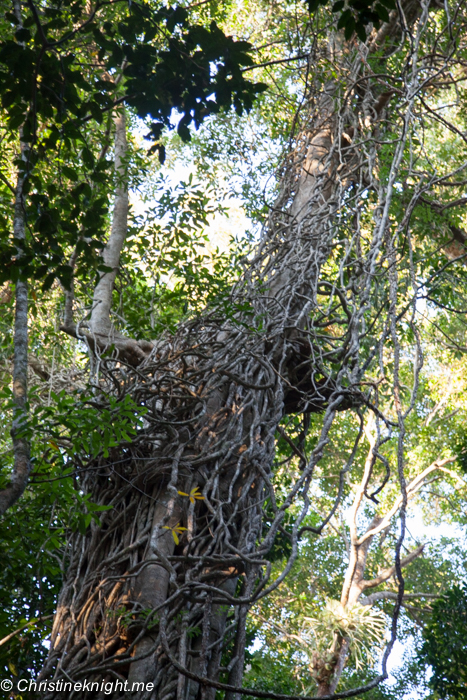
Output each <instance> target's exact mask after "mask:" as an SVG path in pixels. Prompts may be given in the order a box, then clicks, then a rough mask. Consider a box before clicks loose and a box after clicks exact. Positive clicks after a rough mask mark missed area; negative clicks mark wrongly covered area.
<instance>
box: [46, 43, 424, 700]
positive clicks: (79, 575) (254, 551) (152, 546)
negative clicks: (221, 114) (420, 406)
mask: <svg viewBox="0 0 467 700" xmlns="http://www.w3.org/2000/svg"><path fill="white" fill-rule="evenodd" d="M416 46H417V44H416V42H415V43H414V44H413V45H412V47H411V48H410V49H409V58H410V60H412V61H413V63H414V64H415V63H416V51H417V48H416ZM413 47H415V48H413ZM361 51H363V48H362V47H361V46H359V47H353V53H352V51H350V50H349V52H348V54H343V55H342V57H341V63H342V65H339V70H340V71H341V73H340V75H339V78H340V80H341V82H339V81H338V80H337V79H336V87H335V89H334V88H332V87H330V85H329V81H327V82H325V83H324V84H325V88H324V89H323V88H322V84H321V83H320V87H317V88H316V94H315V95H314V96H313V99H311V100H310V102H309V108H308V111H307V113H306V114H305V115H302V116H303V121H304V124H303V128H302V129H301V131H300V132H299V134H298V136H297V137H296V139H295V140H294V143H293V149H292V152H291V153H290V154H289V157H288V158H287V160H286V163H285V165H284V168H283V172H282V186H281V192H280V195H279V198H278V200H277V202H276V203H275V206H274V208H273V210H272V212H271V216H270V219H269V222H268V225H267V227H266V229H265V231H264V234H263V237H262V240H261V242H260V244H259V246H258V248H257V249H256V251H255V254H254V256H253V259H252V260H251V261H250V265H249V267H248V269H247V271H246V272H245V275H244V276H243V278H242V280H241V281H240V283H239V284H238V285H237V286H236V288H235V289H234V291H233V293H232V299H231V303H232V313H231V314H230V318H228V319H227V320H226V319H222V320H221V321H219V313H218V311H216V310H212V311H210V310H207V311H206V313H205V314H204V315H203V317H202V318H200V319H194V320H192V321H189V322H186V323H185V324H181V326H180V328H179V329H178V331H177V333H175V334H174V336H171V337H169V336H167V337H165V338H164V339H162V340H160V341H159V342H158V343H155V344H154V348H153V349H152V351H150V352H147V353H144V359H143V360H142V361H141V363H140V364H139V365H138V367H137V369H135V370H131V368H125V369H124V368H123V367H122V366H121V364H120V363H119V362H118V361H115V360H112V359H108V360H106V359H103V360H102V363H101V372H102V377H103V379H102V384H103V388H104V389H106V390H108V391H110V390H112V391H114V392H116V394H117V395H118V396H120V397H122V396H124V395H125V394H128V393H129V394H130V395H131V396H132V398H133V399H134V401H135V403H136V405H138V406H144V407H145V408H146V409H147V413H146V415H145V417H144V420H145V428H144V430H143V431H141V433H140V434H139V435H138V436H137V438H135V440H134V441H133V442H131V443H124V444H122V445H121V446H120V447H119V448H115V449H114V450H113V451H112V453H111V454H110V456H109V457H108V458H104V457H102V456H101V457H99V458H97V459H95V460H89V462H88V467H90V468H89V469H88V470H86V469H83V473H82V477H81V480H80V486H81V487H82V488H83V490H84V491H85V492H87V493H89V494H90V496H91V499H92V500H93V501H94V502H97V503H99V504H102V505H107V506H112V508H111V509H110V510H107V511H105V512H104V513H103V515H102V517H101V523H100V524H98V523H96V522H91V525H90V527H89V528H88V530H87V531H86V533H85V534H77V533H75V534H74V535H73V536H72V538H71V541H70V547H69V549H68V555H69V558H70V559H69V566H68V570H67V576H66V580H65V583H64V587H63V591H62V594H61V597H60V601H59V606H58V611H57V615H56V619H55V622H54V629H53V633H52V644H51V649H50V653H49V657H48V660H47V663H46V665H45V667H44V669H43V670H42V673H41V676H40V679H51V678H53V679H60V678H73V679H74V680H79V679H83V678H87V679H89V678H90V676H92V677H93V678H95V679H96V680H98V681H99V682H101V681H106V680H110V679H112V678H115V677H118V678H119V679H121V680H131V681H133V679H136V678H138V681H142V682H152V683H153V684H154V688H153V689H151V690H146V691H144V692H139V694H138V698H140V699H141V700H143V698H144V699H146V698H147V699H150V700H156V698H157V700H204V699H205V698H206V700H208V698H209V700H212V698H213V696H214V689H215V688H220V689H222V690H224V691H226V692H227V697H228V698H229V700H238V698H239V696H240V695H241V684H242V679H243V654H244V649H245V623H246V613H247V611H248V609H249V607H250V606H251V605H252V603H253V602H255V601H256V600H258V599H259V598H260V597H261V596H263V595H266V594H267V593H268V592H270V591H271V590H273V589H274V587H276V586H278V585H280V582H281V581H282V580H283V578H284V577H285V576H286V575H287V573H288V571H290V568H291V566H292V564H293V561H294V560H295V558H296V556H297V555H298V542H299V536H300V532H301V526H302V523H303V519H304V518H305V516H306V514H307V512H308V503H309V500H308V489H309V487H310V483H311V479H312V477H313V471H314V468H315V466H316V464H317V463H318V462H319V460H320V459H321V457H322V454H323V451H324V449H325V446H326V444H327V442H328V440H329V434H330V430H331V427H332V424H333V421H334V418H335V415H336V411H337V410H342V409H346V408H349V407H352V406H354V405H361V404H363V403H365V402H367V403H368V402H369V399H368V394H365V393H364V391H363V389H362V384H361V380H362V377H363V376H364V373H365V371H366V368H367V367H368V365H369V364H370V361H371V359H370V360H368V355H370V356H371V357H374V356H375V355H376V352H377V350H376V349H375V348H378V347H379V343H380V339H377V340H375V339H374V338H373V335H372V332H371V333H370V332H369V331H368V321H367V320H366V319H367V314H368V309H369V307H370V301H371V298H372V297H371V295H372V293H373V291H372V290H373V288H374V287H373V285H378V284H379V285H380V286H379V287H378V294H379V293H380V292H381V290H383V292H384V294H386V292H387V289H386V287H384V285H385V284H386V277H387V272H386V268H385V267H384V265H383V263H382V262H381V261H382V260H383V261H384V263H386V262H387V257H385V251H384V246H385V244H386V243H387V241H388V236H389V233H388V231H389V228H390V225H391V222H390V217H389V207H390V203H391V197H392V193H393V190H394V184H395V178H396V174H397V173H398V169H399V167H400V164H401V161H402V157H403V153H404V148H405V143H406V139H407V134H408V124H409V121H410V118H411V114H412V113H411V109H412V105H413V99H414V94H415V93H414V91H413V81H412V82H411V80H412V77H413V79H414V80H415V77H416V76H412V77H410V76H409V78H406V79H405V83H404V85H403V86H402V87H403V88H404V90H405V93H404V99H405V102H404V103H403V104H404V110H405V111H404V112H403V114H402V116H401V122H400V125H401V133H400V134H398V135H397V139H396V145H395V146H394V153H393V157H392V160H391V163H390V167H389V175H388V176H387V178H386V179H385V181H384V182H382V183H381V182H378V181H377V179H376V177H375V175H374V169H375V162H376V157H377V154H378V148H379V145H380V141H381V143H383V144H385V141H384V139H383V138H381V139H380V141H378V140H377V139H376V137H375V135H374V132H375V129H376V128H377V125H376V122H377V120H378V116H379V112H378V110H380V109H381V110H382V109H384V106H383V107H381V105H384V104H386V103H385V101H384V100H381V99H380V98H381V88H380V83H379V82H378V79H374V75H373V73H372V72H371V71H370V72H368V73H366V72H365V70H366V68H365V65H366V64H365V60H364V58H365V56H364V55H363V54H365V51H363V53H360V52H361ZM365 55H366V54H365ZM414 57H415V58H414ZM407 63H408V65H409V61H407ZM362 71H363V77H364V80H362ZM414 71H415V69H414ZM318 82H319V81H318V80H317V83H318ZM397 84H398V87H397V90H398V91H399V92H401V90H402V88H401V85H400V83H399V82H398V83H397ZM357 85H358V90H357V88H356V86H357ZM342 86H344V87H342ZM384 87H385V91H387V90H386V88H387V85H385V86H384ZM351 97H352V99H353V100H354V101H353V102H352V103H351ZM354 98H355V99H354ZM378 105H379V106H378ZM381 128H382V129H383V128H384V126H382V127H381ZM360 151H361V152H362V153H364V154H365V157H364V158H363V157H362V158H360V159H359V158H358V157H357V156H358V154H359V153H360ZM352 187H353V188H355V190H356V192H357V195H355V201H356V202H357V205H356V206H360V205H359V204H358V201H359V199H358V197H361V196H363V193H365V195H366V196H368V192H369V191H371V192H377V194H378V197H377V200H378V201H377V203H376V204H375V206H374V209H373V214H372V216H373V219H372V228H371V231H370V233H368V232H367V231H362V229H360V228H358V227H357V229H355V228H352V227H353V226H354V220H355V212H354V210H353V209H352V207H351V206H350V205H349V204H348V197H349V194H348V193H349V191H350V189H351V188H352ZM121 194H122V197H124V193H123V192H122V193H121ZM115 215H116V217H117V219H118V220H119V221H120V210H117V208H116V209H115ZM119 226H120V224H119ZM119 226H116V228H115V238H114V239H112V235H113V233H114V229H112V234H111V237H110V239H109V257H108V260H109V262H110V266H111V267H113V270H114V269H115V266H116V265H117V264H118V261H116V260H115V259H114V258H113V257H112V256H111V253H110V249H111V248H113V243H112V245H110V242H111V241H113V240H114V241H116V243H115V246H116V247H115V249H118V247H119V246H120V249H121V244H122V234H121V229H120V228H119ZM119 232H120V233H119ZM349 232H351V233H349ZM344 234H345V235H347V234H348V235H349V237H350V236H353V238H351V241H350V242H347V241H346V239H345V236H344ZM326 265H328V266H329V267H331V268H332V267H333V266H334V267H335V269H336V272H333V273H332V274H333V275H334V277H331V273H326V274H324V273H323V270H324V268H325V266H326ZM108 275H109V276H108V277H104V276H102V277H101V279H100V281H99V283H98V287H99V286H100V289H99V293H98V294H97V292H96V295H95V299H96V306H95V310H96V314H98V313H99V314H101V312H102V313H103V311H104V310H106V309H107V305H106V304H107V302H108V300H109V298H110V296H109V295H110V294H111V288H112V285H113V280H114V276H113V277H112V275H114V273H113V272H112V273H108ZM331 280H332V281H331ZM380 280H382V281H380ZM109 290H110V291H109ZM101 292H102V296H101ZM383 292H381V294H382V293H383ZM384 298H385V299H386V297H384ZM101 300H102V301H101ZM106 300H107V301H106ZM246 301H247V302H248V309H247V311H245V310H244V309H245V302H246ZM97 302H99V303H97ZM109 303H110V302H109ZM383 308H386V307H383ZM97 309H99V312H97ZM239 309H240V310H239ZM94 313H95V312H94V311H93V316H94ZM389 313H393V310H391V309H390V312H388V314H389ZM104 317H105V318H104ZM392 318H393V317H391V319H392ZM98 319H100V320H98ZM107 319H108V312H107V311H105V314H103V317H102V318H101V317H100V316H99V315H96V316H94V317H93V321H92V323H93V324H94V323H95V324H96V326H95V328H94V329H93V332H96V333H98V332H99V333H100V329H106V332H107V333H108V332H109V329H110V330H111V326H110V321H107ZM375 323H376V321H375ZM385 323H386V321H385ZM330 325H334V326H335V327H337V330H335V331H333V332H329V333H326V329H327V328H328V327H329V326H330ZM369 325H370V326H371V325H372V322H371V323H369ZM382 327H383V331H382V332H384V333H387V331H386V330H384V329H385V326H384V325H383V326H382ZM340 329H343V331H342V332H340ZM362 338H365V339H366V340H367V341H368V344H369V345H370V350H368V352H367V355H365V354H363V357H362V355H361V344H362V343H361V341H362ZM372 353H373V355H372ZM105 382H107V384H106V383H105ZM102 405H103V406H104V405H105V395H103V397H102ZM375 410H376V409H375ZM318 411H319V412H322V413H323V427H322V430H321V434H320V436H319V439H318V441H317V443H316V446H315V447H314V449H313V451H312V452H311V454H310V455H308V456H307V457H306V458H304V459H303V464H302V467H303V468H302V472H301V474H300V476H299V478H297V479H296V481H295V482H294V483H293V484H292V486H291V487H290V490H289V492H288V493H287V495H286V496H285V497H283V496H278V495H277V494H276V493H275V490H274V473H273V469H274V455H275V437H276V430H277V428H278V426H279V423H280V421H281V420H282V418H283V417H284V416H285V415H287V414H288V413H293V414H309V413H311V412H318ZM297 449H298V448H297ZM368 470H371V464H370V465H369V466H368ZM342 478H343V474H342ZM194 489H198V491H197V493H198V494H200V495H199V497H197V498H195V496H193V493H196V492H195V491H194ZM187 494H188V495H187ZM190 494H191V495H190ZM292 503H299V506H298V510H299V511H300V512H299V515H298V516H297V518H296V520H295V523H294V526H293V533H292V535H291V548H292V554H291V556H290V558H289V561H288V562H287V565H286V567H285V569H284V571H283V572H282V574H281V575H280V576H279V577H278V578H277V579H276V580H274V581H272V580H271V579H270V571H271V567H270V564H269V562H268V560H267V555H268V552H269V551H270V549H271V547H272V545H273V542H274V538H275V536H276V534H277V532H278V530H279V528H280V527H281V524H282V522H283V520H284V517H285V513H286V511H287V509H288V508H289V507H290V506H291V505H292ZM266 508H269V509H270V510H269V513H271V512H272V515H269V520H264V519H263V516H264V515H265V512H267V510H266ZM378 523H379V521H378ZM379 524H380V523H379ZM379 524H378V525H377V524H376V522H375V523H374V526H375V527H376V526H378V527H379ZM370 542H371V540H370V539H369V537H368V538H367V539H366V540H365V542H364V543H358V542H357V543H356V544H355V547H356V550H355V562H354V563H355V566H354V568H353V570H352V581H350V587H349V591H347V592H346V594H345V596H344V598H343V599H345V600H346V601H349V600H350V597H349V596H350V592H351V591H350V589H351V588H352V585H353V583H354V581H353V574H354V572H355V571H356V570H358V571H360V572H363V571H364V568H365V557H366V552H367V549H368V547H369V544H370ZM345 644H346V642H345V640H342V645H341V646H340V648H338V649H337V650H336V651H337V654H338V658H337V659H336V667H335V668H336V669H338V668H341V667H342V668H343V667H344V664H345V658H346V655H347V652H346V647H345ZM334 680H335V679H334ZM337 681H338V678H337V680H335V682H336V683H337ZM333 683H334V681H333V680H332V679H330V680H329V684H328V688H331V687H335V686H334V685H333ZM250 694H251V695H253V696H254V695H255V694H256V693H255V692H254V691H251V692H250ZM259 694H260V693H259ZM323 694H324V687H323V688H321V689H320V696H322V695H323ZM260 695H261V694H260ZM273 696H274V694H272V695H271V697H273ZM44 697H45V698H50V699H52V698H58V697H59V693H57V692H56V691H54V690H49V691H47V692H46V693H44ZM71 697H73V696H71ZM80 697H81V698H83V697H85V698H87V697H91V695H90V694H89V693H81V694H80ZM92 697H96V695H95V694H93V695H92ZM97 697H98V698H99V697H100V695H98V696H97Z"/></svg>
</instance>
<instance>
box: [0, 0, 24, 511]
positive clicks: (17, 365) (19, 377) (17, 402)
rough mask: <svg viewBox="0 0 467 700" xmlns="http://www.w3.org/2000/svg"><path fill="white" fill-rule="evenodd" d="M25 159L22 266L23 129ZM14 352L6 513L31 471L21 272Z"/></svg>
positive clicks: (18, 226) (18, 201) (16, 226)
mask: <svg viewBox="0 0 467 700" xmlns="http://www.w3.org/2000/svg"><path fill="white" fill-rule="evenodd" d="M15 10H16V14H17V16H18V18H19V19H20V18H21V13H20V6H19V4H18V3H16V6H15ZM19 157H20V159H21V161H22V163H21V165H20V166H19V167H18V175H17V180H16V193H15V209H14V221H13V233H14V238H15V241H16V242H17V254H16V265H17V266H18V268H19V269H20V270H21V258H22V257H23V250H22V246H23V245H24V243H25V240H26V224H25V210H24V201H23V184H24V177H25V171H24V168H25V167H26V165H27V163H26V144H25V143H24V142H23V140H22V131H21V130H20V152H19ZM13 346H14V355H13V421H12V427H11V437H12V440H13V452H14V464H13V472H12V475H11V477H10V481H9V483H8V484H7V486H6V487H5V488H4V489H2V490H1V491H0V515H4V514H5V512H6V511H7V510H8V508H10V507H11V506H12V505H13V504H14V503H16V501H17V500H18V499H19V498H20V497H21V496H22V494H23V493H24V490H25V488H26V486H27V484H28V480H29V475H30V473H31V459H30V452H31V445H30V438H29V436H28V433H27V422H28V408H27V402H28V282H27V280H26V279H25V278H24V277H23V275H22V274H21V272H19V275H18V279H17V280H16V284H15V329H14V340H13Z"/></svg>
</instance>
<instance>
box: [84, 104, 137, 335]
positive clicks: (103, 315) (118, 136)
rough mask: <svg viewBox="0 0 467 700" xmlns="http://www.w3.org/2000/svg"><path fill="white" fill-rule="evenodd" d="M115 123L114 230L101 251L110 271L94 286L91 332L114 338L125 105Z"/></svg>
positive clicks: (124, 215) (123, 220)
mask: <svg viewBox="0 0 467 700" xmlns="http://www.w3.org/2000/svg"><path fill="white" fill-rule="evenodd" d="M114 123H115V155H114V158H115V166H114V167H115V177H116V187H115V201H114V210H113V216H112V229H111V232H110V236H109V240H108V241H107V243H106V246H105V248H104V251H103V254H102V262H103V263H104V265H105V266H106V267H109V268H111V272H104V273H102V274H101V276H100V278H99V281H98V283H97V284H96V287H95V289H94V296H93V300H92V312H91V324H90V325H91V331H92V333H94V334H97V335H99V336H103V337H106V336H107V337H108V340H109V341H110V340H111V330H112V327H111V321H110V310H111V307H112V292H113V288H114V284H115V278H116V276H117V272H118V268H119V264H120V254H121V252H122V248H123V245H124V243H125V240H126V237H127V235H128V176H127V167H128V163H127V158H128V154H127V151H128V144H127V135H126V118H125V108H124V107H123V106H122V107H120V108H119V110H118V112H117V113H116V115H115V117H114Z"/></svg>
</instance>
